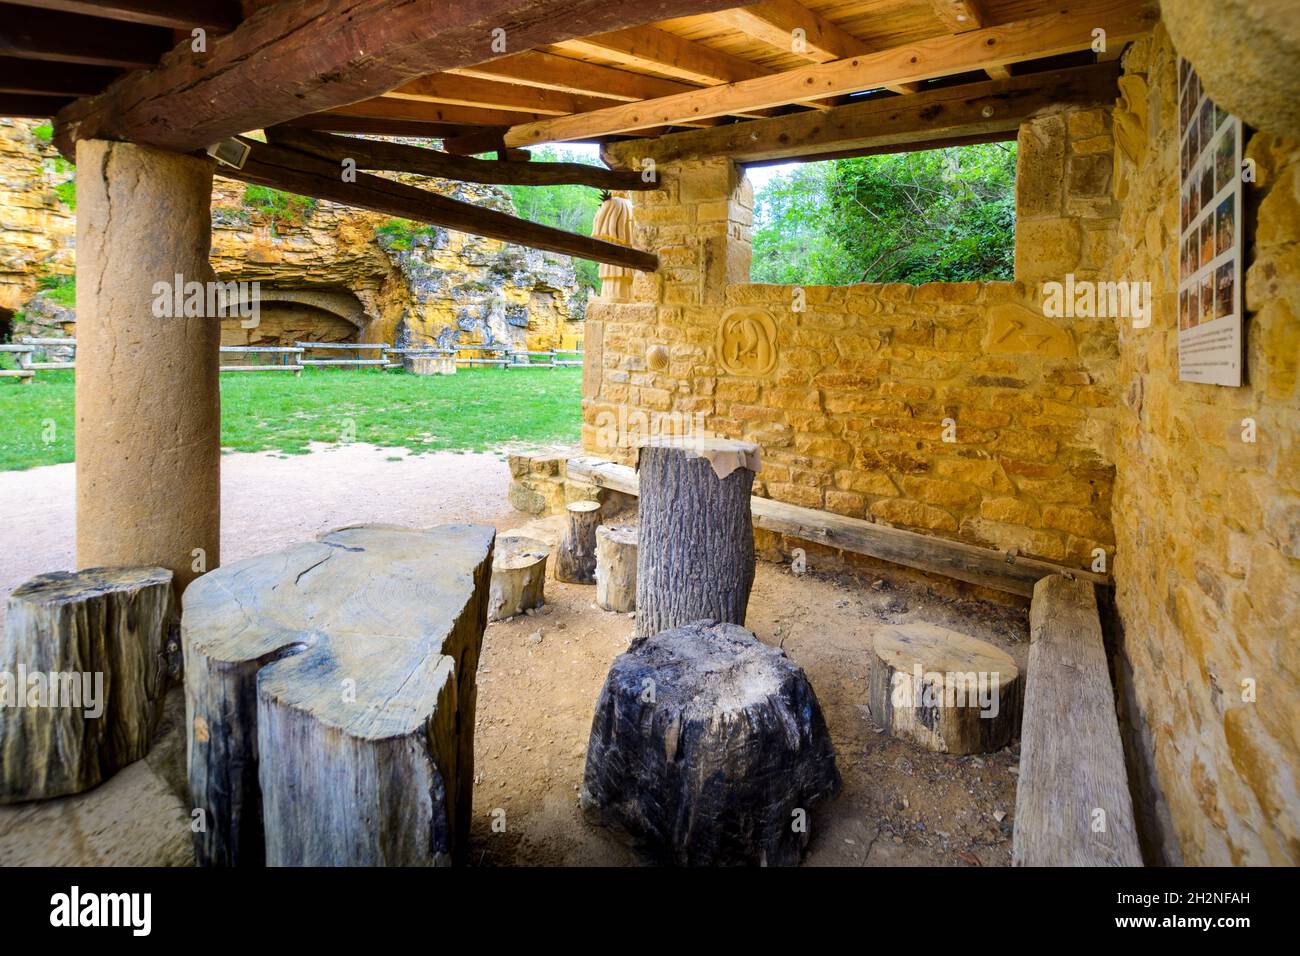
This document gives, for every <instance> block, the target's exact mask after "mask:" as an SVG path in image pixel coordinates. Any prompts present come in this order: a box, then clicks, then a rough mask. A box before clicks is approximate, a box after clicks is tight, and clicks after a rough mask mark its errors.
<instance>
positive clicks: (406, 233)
mask: <svg viewBox="0 0 1300 956" xmlns="http://www.w3.org/2000/svg"><path fill="white" fill-rule="evenodd" d="M437 231H438V227H437V226H422V225H418V224H416V223H413V222H411V220H409V219H390V220H388V222H386V223H384V224H383V225H382V226H380V227H379V228H377V229H376V230H375V236H376V238H382V239H384V240H386V241H385V242H384V245H386V246H387V247H388V248H389V249H397V250H398V251H400V252H405V251H407V250H408V249H410V248H411V246H412V245H414V244H415V240H416V239H417V238H418V237H420V236H432V235H434V234H435V233H436V232H437Z"/></svg>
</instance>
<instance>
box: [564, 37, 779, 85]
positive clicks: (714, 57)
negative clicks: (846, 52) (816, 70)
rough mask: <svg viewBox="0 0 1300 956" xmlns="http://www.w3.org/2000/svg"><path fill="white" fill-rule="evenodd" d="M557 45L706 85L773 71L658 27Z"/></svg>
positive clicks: (752, 77)
mask: <svg viewBox="0 0 1300 956" xmlns="http://www.w3.org/2000/svg"><path fill="white" fill-rule="evenodd" d="M556 45H557V46H558V47H559V48H560V49H562V50H566V51H569V52H572V53H578V54H582V55H586V56H598V57H602V58H604V59H609V60H615V61H617V62H619V63H624V64H626V65H628V66H632V67H635V68H637V69H640V70H653V71H655V72H658V73H665V74H667V75H668V76H672V77H676V78H677V79H681V80H686V81H687V82H689V83H699V84H701V85H704V86H713V85H715V84H718V83H731V82H734V81H736V80H752V79H754V78H755V77H760V76H769V75H770V74H771V73H772V71H771V70H769V69H767V68H766V67H762V66H759V65H758V64H757V63H751V62H750V61H749V60H745V59H742V58H741V57H738V56H732V55H731V54H730V53H722V52H720V51H718V50H714V49H712V48H710V47H707V46H704V45H703V44H701V43H694V42H692V41H690V40H683V39H682V38H681V37H679V36H676V35H674V34H672V33H669V32H667V31H666V30H660V29H657V28H655V27H637V28H636V29H630V30H615V31H613V32H611V33H601V34H597V35H596V36H589V37H582V38H580V39H574V40H567V41H565V42H564V43H559V44H556Z"/></svg>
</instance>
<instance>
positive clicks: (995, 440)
mask: <svg viewBox="0 0 1300 956" xmlns="http://www.w3.org/2000/svg"><path fill="white" fill-rule="evenodd" d="M1110 136H1111V134H1110V124H1109V119H1108V117H1107V114H1106V111H1104V110H1091V111H1074V112H1070V113H1061V114H1055V115H1052V116H1048V117H1044V118H1042V119H1041V120H1040V121H1037V122H1035V123H1034V124H1031V125H1030V126H1028V127H1026V129H1025V130H1024V131H1022V133H1021V137H1020V140H1021V145H1022V149H1023V151H1024V152H1023V158H1022V161H1021V170H1020V176H1019V179H1020V185H1019V188H1018V204H1019V205H1020V206H1022V207H1024V208H1025V209H1026V210H1027V211H1028V213H1029V214H1030V217H1032V218H1030V217H1027V218H1026V223H1025V224H1024V225H1023V226H1022V227H1021V234H1020V236H1018V239H1019V242H1018V248H1017V271H1018V272H1019V273H1021V275H1022V277H1023V278H1024V279H1026V280H1029V281H1026V282H1016V283H956V284H946V283H934V284H930V285H924V286H918V287H912V286H906V285H878V284H877V285H872V284H864V285H856V286H849V287H806V288H799V287H792V286H769V285H752V284H750V283H749V282H748V272H749V258H750V256H749V253H750V247H749V232H750V228H751V224H752V205H753V202H752V194H751V192H750V189H749V186H748V184H747V183H746V182H745V181H744V180H743V177H742V175H741V174H740V172H739V171H738V170H737V169H736V167H735V166H734V164H732V163H731V162H730V161H727V160H724V159H715V160H697V161H690V162H684V163H675V164H661V165H660V166H659V174H660V176H661V177H662V180H663V186H662V188H660V189H658V190H655V191H649V192H641V193H636V194H633V195H631V196H630V197H629V198H630V199H631V200H632V202H633V204H634V215H635V221H636V227H635V228H636V234H637V235H636V239H637V244H638V245H640V246H642V247H643V248H650V249H654V250H655V251H656V252H657V253H658V254H659V256H660V261H661V268H660V270H659V271H658V272H657V273H654V274H640V273H638V274H637V276H636V279H635V281H634V284H633V301H632V302H631V303H628V304H615V303H603V302H602V303H598V302H593V303H592V304H591V305H590V306H589V308H588V321H587V330H586V335H587V362H586V369H585V376H584V383H583V413H584V419H583V420H584V424H583V446H584V448H585V449H587V450H588V451H590V452H592V453H595V454H599V455H602V456H605V457H609V458H614V459H616V460H623V461H628V460H630V459H631V457H632V449H633V448H634V447H635V443H636V441H637V439H638V438H639V436H640V434H641V433H642V432H644V431H645V430H647V429H654V428H656V427H658V428H659V429H660V430H671V429H677V430H683V429H687V428H690V429H694V428H703V429H704V430H705V431H707V432H708V433H710V434H718V435H725V436H729V437H737V438H745V439H749V440H752V441H756V442H758V443H759V444H760V445H761V447H762V450H763V469H762V472H761V474H760V475H759V477H758V481H757V482H756V485H755V493H756V494H761V495H766V496H769V497H772V498H775V499H777V500H781V501H788V502H791V503H794V504H798V505H804V506H807V507H811V508H820V509H825V510H828V511H832V512H836V513H838V514H844V515H850V516H853V517H857V518H864V519H867V520H875V521H882V522H886V523H889V524H892V525H896V526H899V527H906V528H913V529H918V530H923V531H927V532H932V533H935V534H940V535H945V536H949V537H953V538H959V539H962V540H965V541H971V542H974V543H978V544H983V545H990V546H994V547H997V548H1001V549H1006V550H1012V549H1014V550H1016V551H1018V552H1019V553H1021V554H1027V555H1033V556H1036V557H1040V558H1045V559H1049V560H1053V561H1059V562H1063V563H1067V564H1070V565H1072V566H1076V567H1085V566H1090V565H1091V564H1092V562H1093V560H1094V552H1095V551H1096V550H1097V549H1102V550H1103V551H1105V552H1107V553H1108V554H1109V552H1110V551H1111V550H1112V546H1113V537H1112V532H1111V521H1110V519H1111V512H1110V508H1111V493H1112V486H1113V481H1114V468H1113V464H1112V462H1111V461H1110V460H1109V459H1108V458H1107V457H1105V456H1104V455H1103V454H1101V453H1100V452H1099V450H1098V449H1099V448H1100V447H1101V446H1102V445H1103V440H1102V435H1103V433H1104V432H1106V431H1107V430H1109V429H1111V428H1112V427H1113V419H1114V415H1115V413H1116V410H1115V406H1116V392H1115V380H1114V374H1113V369H1114V359H1115V356H1116V355H1117V343H1116V333H1115V326H1114V323H1113V322H1112V321H1110V320H1109V319H1077V318H1076V319H1061V320H1048V319H1046V318H1044V317H1043V314H1042V309H1041V306H1040V302H1039V296H1040V294H1041V292H1040V289H1039V286H1038V283H1037V281H1036V280H1037V279H1039V278H1041V277H1043V276H1047V275H1050V276H1052V278H1055V279H1060V278H1061V277H1062V274H1063V273H1064V272H1070V271H1073V272H1075V273H1076V274H1078V275H1080V276H1083V275H1091V274H1095V272H1096V270H1097V269H1098V268H1099V267H1100V266H1101V265H1103V264H1104V262H1105V260H1106V258H1107V257H1108V255H1109V250H1110V248H1111V245H1112V243H1113V236H1114V233H1115V229H1116V226H1117V223H1118V212H1119V210H1118V206H1117V205H1116V203H1115V202H1114V200H1113V199H1110V198H1109V197H1108V196H1107V195H1106V193H1108V192H1109V184H1110V163H1111V158H1110V152H1109V148H1108V147H1109V144H1110V142H1111V139H1110ZM1103 143H1104V144H1105V145H1106V146H1107V149H1106V150H1105V151H1103V150H1102V149H1101V147H1102V145H1103ZM1099 156H1100V157H1104V164H1103V163H1102V162H1101V161H1098V160H1096V159H1095V157H1099Z"/></svg>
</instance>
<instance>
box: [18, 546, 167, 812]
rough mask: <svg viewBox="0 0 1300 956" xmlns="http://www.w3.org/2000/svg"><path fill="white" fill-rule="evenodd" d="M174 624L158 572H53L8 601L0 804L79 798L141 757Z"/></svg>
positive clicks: (163, 574) (157, 710)
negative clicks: (72, 794) (74, 795)
mask: <svg viewBox="0 0 1300 956" xmlns="http://www.w3.org/2000/svg"><path fill="white" fill-rule="evenodd" d="M174 616H175V605H174V598H173V596H172V574H171V572H170V571H168V570H166V569H165V568H89V569H87V570H85V571H78V572H75V573H70V572H67V571H59V572H55V573H53V574H42V575H39V576H38V577H35V578H32V579H31V580H30V581H28V582H27V583H25V584H23V585H21V586H19V587H18V588H17V589H16V590H15V591H14V592H13V594H12V595H11V596H10V598H9V610H8V617H7V619H6V622H5V636H4V640H3V641H0V803H14V802H17V801H20V800H40V799H45V798H48V797H58V796H62V795H64V794H69V793H80V792H81V791H83V790H89V789H90V788H91V787H94V786H97V785H98V784H100V783H102V782H103V781H105V780H107V779H108V778H109V777H111V776H113V774H115V773H117V771H118V770H120V769H121V768H123V767H125V766H126V765H127V764H129V763H132V762H134V761H136V760H140V759H141V758H143V757H144V756H145V755H146V754H147V753H148V752H149V747H150V745H151V744H152V743H153V738H154V732H155V731H156V730H157V729H158V721H159V719H160V717H161V716H162V709H163V696H164V694H165V693H166V690H167V680H168V657H169V654H168V643H169V642H171V641H173V640H174V635H175V630H174V628H175V621H174ZM51 674H53V675H54V677H53V678H52V677H51ZM36 675H40V676H39V677H38V676H36ZM33 682H35V684H33ZM33 694H35V695H37V696H36V697H35V698H33ZM55 695H57V697H56V696H55ZM96 711H99V713H98V714H96Z"/></svg>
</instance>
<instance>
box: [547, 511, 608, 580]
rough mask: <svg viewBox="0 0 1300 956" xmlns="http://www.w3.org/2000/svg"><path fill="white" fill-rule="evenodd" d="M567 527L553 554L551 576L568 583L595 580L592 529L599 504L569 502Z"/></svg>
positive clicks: (595, 524) (594, 539) (593, 532)
mask: <svg viewBox="0 0 1300 956" xmlns="http://www.w3.org/2000/svg"><path fill="white" fill-rule="evenodd" d="M566 510H567V511H568V515H569V526H568V528H567V529H566V530H565V532H564V538H563V539H562V540H561V541H560V548H559V551H558V552H557V554H556V555H555V579H556V580H557V581H566V582H568V583H569V584H595V583H596V528H597V527H598V526H599V525H600V503H599V502H596V501H573V502H570V503H569V505H568V506H567V509H566Z"/></svg>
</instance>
